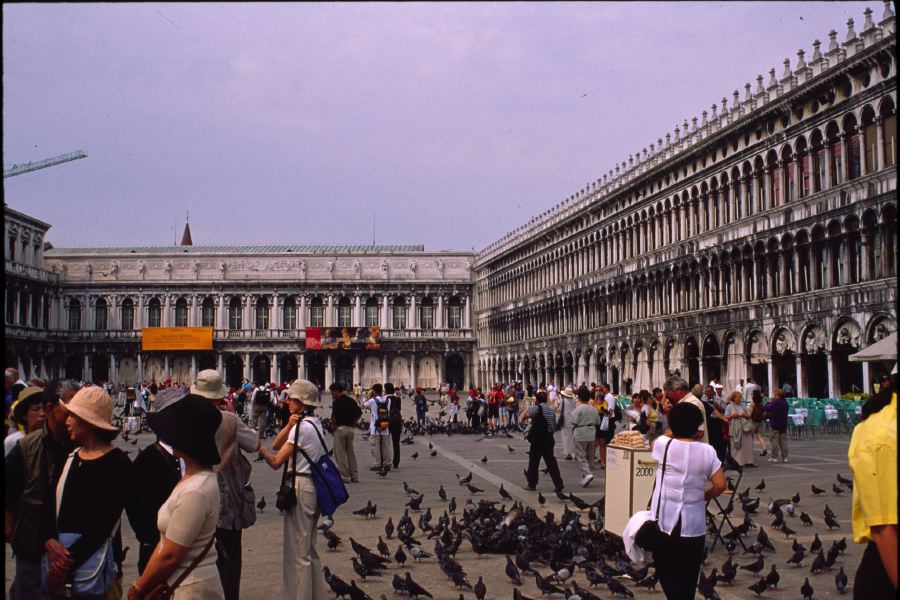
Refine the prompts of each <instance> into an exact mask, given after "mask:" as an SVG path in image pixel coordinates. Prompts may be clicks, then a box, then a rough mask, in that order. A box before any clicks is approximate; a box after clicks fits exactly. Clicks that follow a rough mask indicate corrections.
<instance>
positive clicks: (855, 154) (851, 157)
mask: <svg viewBox="0 0 900 600" xmlns="http://www.w3.org/2000/svg"><path fill="white" fill-rule="evenodd" d="M844 135H845V136H846V137H847V179H848V180H850V181H853V180H854V179H856V178H858V177H859V176H860V175H861V174H862V171H861V165H860V159H861V158H862V156H861V155H862V147H861V145H862V141H861V140H860V136H859V127H858V126H857V124H856V117H854V116H853V115H848V116H847V118H846V119H845V120H844Z"/></svg>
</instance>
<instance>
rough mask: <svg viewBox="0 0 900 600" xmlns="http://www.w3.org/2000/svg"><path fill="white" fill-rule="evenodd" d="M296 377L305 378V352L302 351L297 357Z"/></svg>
mask: <svg viewBox="0 0 900 600" xmlns="http://www.w3.org/2000/svg"><path fill="white" fill-rule="evenodd" d="M297 378H298V379H306V353H304V352H301V353H300V356H298V357H297Z"/></svg>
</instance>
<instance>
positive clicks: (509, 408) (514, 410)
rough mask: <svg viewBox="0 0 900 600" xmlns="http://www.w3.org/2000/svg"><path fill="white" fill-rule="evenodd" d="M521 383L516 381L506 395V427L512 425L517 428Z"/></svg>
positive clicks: (520, 403)
mask: <svg viewBox="0 0 900 600" xmlns="http://www.w3.org/2000/svg"><path fill="white" fill-rule="evenodd" d="M522 397H523V394H522V384H521V383H517V384H516V385H515V386H514V387H513V388H512V389H511V390H510V393H509V394H508V395H507V396H506V414H507V419H508V421H507V427H508V426H510V425H512V426H513V427H515V429H516V430H517V431H518V430H519V407H520V406H521V405H522Z"/></svg>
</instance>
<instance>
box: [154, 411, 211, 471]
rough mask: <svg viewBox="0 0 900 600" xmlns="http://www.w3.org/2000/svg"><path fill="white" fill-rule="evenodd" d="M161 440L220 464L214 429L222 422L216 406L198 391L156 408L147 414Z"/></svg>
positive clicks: (206, 463) (196, 456)
mask: <svg viewBox="0 0 900 600" xmlns="http://www.w3.org/2000/svg"><path fill="white" fill-rule="evenodd" d="M147 419H148V420H149V422H150V429H152V430H153V433H155V434H156V435H157V436H158V437H159V439H160V440H162V441H163V442H165V443H167V444H169V445H170V446H172V447H173V448H174V449H176V450H178V451H179V452H183V453H184V454H187V455H188V456H190V457H191V458H194V459H196V460H198V461H200V462H201V463H202V464H204V465H207V466H212V465H217V464H219V461H220V459H219V450H218V449H217V448H216V431H218V429H219V425H220V424H221V423H222V413H221V412H220V411H219V409H218V408H216V407H215V406H213V404H212V403H211V402H210V401H209V400H207V399H206V398H204V397H203V396H198V395H197V394H188V395H187V396H185V397H184V398H182V399H181V400H179V401H178V402H175V403H173V404H170V405H169V406H167V407H166V408H164V409H163V410H161V411H159V412H152V413H148V414H147Z"/></svg>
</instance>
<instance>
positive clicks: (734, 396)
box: [725, 391, 756, 467]
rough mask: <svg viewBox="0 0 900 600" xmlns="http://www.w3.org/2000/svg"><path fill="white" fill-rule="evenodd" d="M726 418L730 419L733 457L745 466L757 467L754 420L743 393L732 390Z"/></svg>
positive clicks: (726, 408)
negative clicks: (754, 448) (754, 445)
mask: <svg viewBox="0 0 900 600" xmlns="http://www.w3.org/2000/svg"><path fill="white" fill-rule="evenodd" d="M725 420H726V421H728V436H729V438H730V440H731V458H733V459H734V461H735V462H736V463H737V464H739V465H741V466H743V467H755V466H756V465H755V464H753V427H752V425H753V421H751V420H750V411H749V410H748V409H747V407H746V406H744V402H743V394H741V393H740V392H737V391H735V392H731V394H729V396H728V406H726V407H725Z"/></svg>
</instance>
